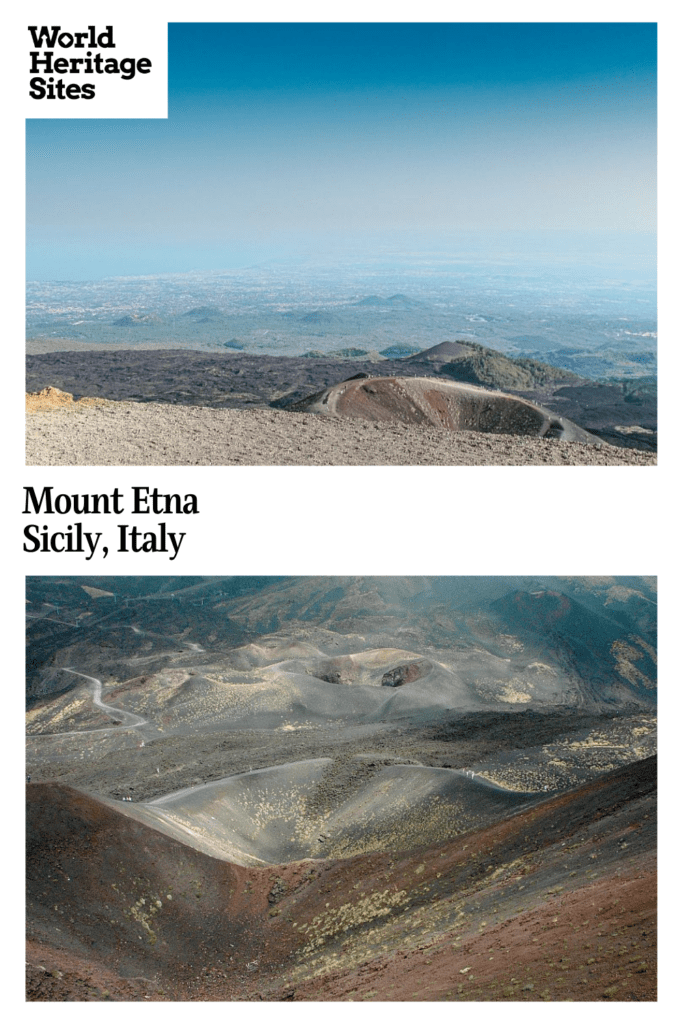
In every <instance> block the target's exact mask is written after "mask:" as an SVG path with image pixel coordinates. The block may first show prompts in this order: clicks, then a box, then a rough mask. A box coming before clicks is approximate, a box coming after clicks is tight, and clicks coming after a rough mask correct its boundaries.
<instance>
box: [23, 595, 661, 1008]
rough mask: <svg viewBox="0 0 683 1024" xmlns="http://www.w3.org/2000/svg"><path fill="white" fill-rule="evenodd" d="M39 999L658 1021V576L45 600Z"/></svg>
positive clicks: (32, 755) (39, 627) (34, 867)
mask: <svg viewBox="0 0 683 1024" xmlns="http://www.w3.org/2000/svg"><path fill="white" fill-rule="evenodd" d="M26 608H27V689H26V694H27V712H26V716H27V738H26V744H27V767H26V771H27V778H28V779H29V780H30V781H28V782H27V904H26V906H27V943H28V946H27V956H26V960H27V998H28V999H29V1000H30V1001H65V1000H66V1001H108V1000H113V1001H130V1000H135V1001H139V1000H159V1001H188V1000H189V1001H192V1000H194V1001H214V1000H225V1001H235V1000H245V1001H252V1000H266V1001H290V1000H294V1001H309V1000H312V1001H321V1000H323V1001H338V1000H358V1001H361V1000H363V1001H365V1000H371V1001H372V1000H377V1001H392V1000H393V1001H412V1000H418V1001H419V1000H422V1001H424V1000H429V1001H441V1000H454V1001H459V1000H468V1001H480V1002H489V1001H513V1002H519V1001H537V1000H542V1001H561V1000H575V1001H576V1000H582V1001H596V1000H597V1001H652V1000H655V999H656V998H657V990H656V934H657V932H656V810H657V803H656V788H657V772H656V724H657V723H656V693H657V675H656V645H657V619H656V612H657V596H656V583H655V581H654V580H653V579H652V578H650V577H521V576H520V577H400V578H399V577H200V576H195V577H152V576H146V577H106V576H98V577H58V576H51V577H29V578H28V580H27V604H26Z"/></svg>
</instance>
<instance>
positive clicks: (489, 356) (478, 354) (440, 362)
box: [406, 341, 580, 391]
mask: <svg viewBox="0 0 683 1024" xmlns="http://www.w3.org/2000/svg"><path fill="white" fill-rule="evenodd" d="M406 362H407V363H409V364H411V366H416V365H422V364H424V365H425V368H426V369H428V370H430V371H431V373H434V372H437V373H440V374H443V375H445V376H448V377H451V378H452V379H453V380H456V381H460V382H462V383H463V384H478V385H482V386H484V387H490V388H496V389H498V390H500V391H507V390H524V389H528V388H535V387H539V386H542V385H544V384H548V383H549V382H551V381H561V382H566V383H571V382H573V381H578V380H579V379H580V378H579V377H577V375H576V374H575V373H572V372H571V371H570V370H565V369H562V368H561V367H557V366H550V365H549V364H547V363H539V362H537V361H536V360H535V359H512V358H510V357H509V356H505V355H503V353H502V352H496V351H495V350H494V349H490V348H485V347H484V346H483V345H477V344H475V343H474V342H468V341H456V342H448V341H445V342H442V343H441V344H440V345H435V346H434V347H433V348H428V349H426V350H425V351H424V352H418V353H417V354H416V355H414V356H410V357H409V358H408V359H407V360H406Z"/></svg>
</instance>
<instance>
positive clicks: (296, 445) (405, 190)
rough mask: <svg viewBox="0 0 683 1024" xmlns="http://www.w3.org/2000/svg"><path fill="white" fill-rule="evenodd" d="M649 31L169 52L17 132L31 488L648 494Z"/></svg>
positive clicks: (218, 44)
mask: <svg viewBox="0 0 683 1024" xmlns="http://www.w3.org/2000/svg"><path fill="white" fill-rule="evenodd" d="M656 157H657V26H656V24H654V23H652V24H650V23H617V22H608V23H597V22H595V23H593V22H591V23H577V22H572V23H566V24H563V23H558V22H553V23H548V24H541V23H530V22H525V23H522V22H512V23H494V22H488V23H469V22H468V23H462V24H459V23H421V24H420V23H417V24H416V23H406V24H398V23H340V24H334V23H324V24H312V23H278V24H275V23H255V24H246V23H236V24H231V23H209V22H203V23H196V24H194V23H187V24H185V23H183V24H169V25H168V118H167V119H164V118H156V119H152V118H150V119H146V118H138V119H135V120H133V119H127V118H99V119H96V118H92V119H91V118H90V117H89V116H88V117H86V118H83V117H80V118H76V117H74V118H72V117H71V115H69V117H68V118H52V119H51V118H28V119H27V121H26V199H27V228H26V263H27V297H26V331H27V341H26V463H27V465H32V466H83V465H89V466H114V465H116V466H211V465H215V466H233V465H235V466H285V465H299V466H314V465H316V466H368V465H373V466H395V465H401V466H420V465H426V466H489V465H491V466H492V465H500V466H521V465H534V466H543V465H553V466H557V465H565V466H577V465H594V466H654V465H655V464H656V461H657V454H656V453H657V293H656V286H657V282H656V272H657V268H656V252H657V240H656V188H657V170H656Z"/></svg>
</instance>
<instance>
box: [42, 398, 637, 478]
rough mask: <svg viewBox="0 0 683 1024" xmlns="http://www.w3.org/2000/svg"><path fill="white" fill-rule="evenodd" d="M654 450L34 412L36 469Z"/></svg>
mask: <svg viewBox="0 0 683 1024" xmlns="http://www.w3.org/2000/svg"><path fill="white" fill-rule="evenodd" d="M655 463H656V456H655V455H654V454H652V453H650V452H640V451H633V450H630V449H626V448H616V447H613V446H611V445H604V446H603V447H596V446H593V445H584V444H579V443H576V442H567V441H557V440H545V439H540V438H530V437H513V436H510V435H494V434H479V433H473V432H465V431H463V432H459V433H452V432H450V431H446V430H438V429H425V428H423V427H416V426H409V425H403V424H380V423H369V422H364V421H359V420H345V419H339V420H332V419H329V420H328V419H325V418H323V417H321V416H317V415H314V414H310V413H292V412H282V411H280V410H275V409H272V410H270V409H269V410H264V409H252V410H244V411H242V410H235V409H210V408H204V407H201V406H177V405H163V404H156V403H135V402H111V403H108V402H103V403H102V404H101V405H95V406H90V407H87V408H82V407H81V408H79V403H74V404H73V408H71V407H69V406H68V405H67V406H64V407H57V408H55V409H54V410H52V411H50V412H33V413H29V414H28V415H27V421H26V464H27V465H29V466H285V465H295V466H492V465H499V466H538V465H554V466H634V465H635V466H653V465H655Z"/></svg>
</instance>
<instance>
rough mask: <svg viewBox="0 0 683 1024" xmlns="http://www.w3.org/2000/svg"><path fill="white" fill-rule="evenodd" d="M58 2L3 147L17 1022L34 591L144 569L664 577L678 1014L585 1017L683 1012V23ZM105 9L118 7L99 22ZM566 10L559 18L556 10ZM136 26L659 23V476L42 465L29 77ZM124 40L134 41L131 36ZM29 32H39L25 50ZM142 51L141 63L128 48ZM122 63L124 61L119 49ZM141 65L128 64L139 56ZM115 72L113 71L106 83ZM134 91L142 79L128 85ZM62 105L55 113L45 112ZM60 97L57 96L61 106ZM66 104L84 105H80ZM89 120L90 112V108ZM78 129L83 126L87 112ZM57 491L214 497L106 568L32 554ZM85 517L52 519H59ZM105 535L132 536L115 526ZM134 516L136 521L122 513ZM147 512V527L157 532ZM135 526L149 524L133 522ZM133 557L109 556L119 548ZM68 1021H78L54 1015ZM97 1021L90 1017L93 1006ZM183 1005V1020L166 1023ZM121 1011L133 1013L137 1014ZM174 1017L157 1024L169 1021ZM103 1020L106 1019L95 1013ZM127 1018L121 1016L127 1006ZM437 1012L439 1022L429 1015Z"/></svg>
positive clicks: (366, 6) (11, 960) (22, 31)
mask: <svg viewBox="0 0 683 1024" xmlns="http://www.w3.org/2000/svg"><path fill="white" fill-rule="evenodd" d="M94 10H95V5H94V4H92V3H90V4H87V5H86V4H82V3H58V2H53V3H50V4H44V3H43V4H36V5H27V6H26V7H25V8H24V9H23V10H21V11H16V12H14V13H13V14H12V16H11V18H9V19H7V20H6V22H5V26H4V33H3V43H4V47H3V49H4V52H5V55H6V56H5V59H4V63H3V64H2V67H1V69H0V70H1V71H2V75H3V86H2V88H3V91H2V95H3V99H4V101H5V109H6V111H7V114H6V117H5V119H4V132H3V137H4V140H5V143H6V146H5V159H4V170H5V176H4V189H3V197H4V199H5V203H6V217H5V223H7V224H8V225H9V231H8V233H6V234H5V237H4V246H3V249H4V251H3V274H2V278H1V280H2V282H3V287H4V290H5V291H6V294H4V295H3V307H2V308H3V311H4V318H3V328H4V338H3V341H4V353H5V367H6V376H5V379H4V384H5V387H4V396H3V397H4V403H3V407H2V416H3V432H2V438H3V441H4V456H5V458H4V466H5V473H4V483H5V486H4V487H3V532H2V538H3V548H2V554H3V563H2V564H3V570H4V572H3V583H4V586H3V587H2V591H1V593H2V601H3V608H2V622H3V624H4V626H5V629H6V634H5V635H6V638H7V639H6V644H5V658H4V664H5V670H6V674H7V678H6V685H5V695H6V698H8V699H9V700H8V703H6V704H5V707H6V708H7V709H8V710H7V711H6V718H5V723H6V736H9V739H10V742H6V744H5V750H6V753H5V765H4V767H5V779H6V780H8V781H9V782H10V783H11V785H10V787H9V788H10V807H9V810H8V812H7V813H8V814H9V817H8V818H6V823H7V826H8V834H9V835H10V836H11V837H12V840H11V841H12V843H13V844H15V847H16V848H15V849H14V851H13V855H12V857H11V861H10V864H9V867H8V869H7V870H6V871H5V872H4V880H5V884H6V886H10V888H11V889H12V891H13V892H14V901H13V902H12V903H11V915H10V916H9V917H7V918H6V924H5V937H6V949H7V952H6V954H5V962H6V963H7V966H6V971H5V982H4V984H5V994H6V995H7V989H8V988H9V990H10V991H9V999H6V1000H5V1001H6V1003H8V1004H9V1007H10V1012H11V1013H12V1015H13V1018H15V1017H17V1016H20V1015H24V1014H29V1013H30V1014H31V1016H35V1015H37V1014H38V1013H40V1012H41V1011H42V1009H43V1008H42V1007H41V1006H40V1005H35V1004H34V1005H32V1006H30V1007H27V1006H25V1005H24V1002H23V998H24V997H23V949H22V936H23V905H22V903H21V890H22V877H23V876H22V870H23V868H22V842H23V840H22V835H23V831H22V821H23V780H24V771H23V757H24V755H23V679H24V652H23V635H24V616H23V613H24V578H25V576H26V575H43V574H45V575H50V574H55V575H57V574H58V575H62V574H64V575H88V574H99V573H107V574H110V573H113V574H117V573H118V574H126V575H144V574H163V573H165V572H168V573H171V574H174V575H175V574H180V575H182V574H214V573H215V574H220V575H232V574H277V575H280V574H295V575H308V574H315V575H335V574H341V573H343V574H387V575H404V574H419V575H430V574H440V575H449V574H453V575H458V574H483V575H506V574H518V573H519V574H536V573H538V574H557V575H563V574H571V575H579V574H587V575H619V574H624V575H632V574H641V573H643V574H649V575H657V576H659V580H660V601H659V607H660V664H661V682H662V690H661V698H660V699H661V701H662V707H663V712H664V713H663V714H662V716H661V718H660V729H661V732H660V736H661V740H660V752H661V755H662V761H661V763H660V780H661V785H662V797H661V799H660V807H661V809H662V826H661V833H660V834H661V837H662V839H661V842H660V854H661V871H660V878H661V880H662V886H663V889H662V891H663V892H665V893H666V895H665V898H664V899H663V901H662V905H661V911H662V918H661V921H662V924H661V927H660V934H662V936H663V937H666V936H667V935H668V936H669V941H668V942H667V941H663V942H662V943H661V948H660V1002H659V1005H646V1006H640V1007H637V1008H636V1007H631V1008H629V1007H624V1006H621V1007H619V1006H607V1005H606V1006H600V1007H597V1006H591V1005H584V1006H582V1007H581V1009H580V1011H579V1012H580V1013H581V1014H582V1015H585V1014H588V1015H589V1016H592V1015H593V1014H594V1013H598V1012H599V1014H600V1016H601V1017H604V1016H605V1015H606V1016H611V1015H617V1014H618V1015H619V1017H620V1019H622V1018H623V1017H624V1015H626V1016H628V1011H629V1010H632V1011H633V1012H634V1013H635V1012H637V1014H638V1018H639V1020H642V1018H643V1016H650V1015H653V1014H657V1013H661V1012H666V1011H667V1010H668V1009H671V1008H673V1006H674V1003H673V996H674V992H675V991H676V989H675V985H676V980H677V979H676V971H677V969H678V965H677V962H676V960H677V951H678V938H677V936H678V930H677V931H676V932H673V930H672V929H673V927H674V923H675V919H674V917H673V915H674V914H676V912H677V910H678V907H677V903H678V900H679V897H678V892H679V886H678V884H677V882H674V877H673V871H674V870H675V867H674V865H675V862H674V860H673V858H674V857H675V856H676V848H677V839H676V838H675V837H676V836H677V834H678V831H679V829H678V821H677V819H678V800H677V799H676V798H675V797H674V795H673V786H674V785H675V774H674V773H675V763H674V753H673V752H674V751H675V750H676V742H677V739H678V735H677V732H676V731H675V730H676V727H677V726H678V722H679V716H680V711H681V707H680V697H679V694H680V691H681V687H682V686H683V680H682V678H681V667H680V665H681V655H680V650H681V645H680V641H679V635H680V634H681V632H682V631H683V627H682V626H681V624H680V621H681V614H680V613H681V565H680V539H679V538H680V526H679V523H680V518H681V516H680V511H679V509H680V505H681V493H680V492H681V487H680V484H679V480H680V476H681V473H680V455H679V451H680V440H679V433H680V425H679V424H678V423H677V417H678V415H679V410H680V406H681V400H680V397H679V382H680V380H681V365H680V356H679V352H680V348H681V344H682V339H681V331H680V329H679V319H680V317H679V316H678V315H677V313H678V309H677V306H676V300H677V299H678V297H679V295H680V292H681V287H680V283H679V282H680V278H681V261H680V256H679V253H680V248H681V246H680V236H681V230H680V228H681V225H680V217H679V208H680V203H679V198H678V194H679V191H680V184H679V180H678V179H679V175H680V166H681V161H680V158H679V157H680V154H679V149H680V142H679V137H680V109H681V107H680V101H681V95H680V91H681V90H680V75H679V73H678V68H679V66H680V52H681V42H682V40H681V37H680V19H679V16H678V14H677V13H674V7H673V5H671V6H669V5H667V4H660V3H651V4H642V3H638V4H636V3H621V4H613V3H600V2H595V3H590V4H588V3H578V4H575V5H572V6H571V7H569V5H567V4H555V5H553V6H552V8H550V6H549V5H547V4H539V3H523V4H518V5H515V6H514V7H513V6H512V5H510V4H500V3H482V4H480V5H479V6H478V7H477V8H476V10H474V9H473V8H472V7H471V5H463V4H448V5H445V4H435V3H422V4H420V5H419V7H418V5H415V4H406V3H404V4H400V3H398V4H394V5H392V6H391V7H388V5H383V4H377V3H363V4H358V3H355V2H353V3H347V4H344V5H341V4H339V3H337V2H334V3H331V4H327V5H325V6H324V8H321V7H319V6H318V5H314V4H300V3H290V4H286V5H285V4H280V5H276V4H259V3H254V4H252V5H250V7H249V8H248V10H245V9H242V10H244V13H243V14H240V13H238V11H237V9H236V8H234V7H232V6H231V5H230V4H226V3H220V4H212V3H205V2H202V0H198V2H196V3H194V4H187V3H185V4H182V3H178V2H172V3H166V4H165V5H163V7H162V5H158V6H157V7H156V11H158V12H159V13H162V12H163V22H162V21H161V20H160V18H159V17H158V15H157V14H156V11H155V8H152V7H151V6H149V7H147V8H144V9H143V8H142V5H141V4H134V3H130V2H128V3H125V2H122V3H117V4H116V6H115V11H116V14H115V15H114V14H109V13H108V12H109V11H110V10H114V8H113V7H111V8H110V7H109V6H108V5H107V6H102V7H101V8H97V9H96V10H97V13H96V14H95V13H94ZM100 10H102V11H103V12H104V13H102V14H100ZM551 11H552V13H551ZM123 18H131V19H133V18H136V19H137V20H138V21H139V23H140V39H143V36H144V33H145V32H146V31H149V33H150V34H151V35H152V36H153V35H154V34H155V33H157V32H158V30H159V26H160V25H162V26H163V29H164V32H165V26H166V23H167V22H168V21H202V20H205V21H210V20H215V21H228V20H249V21H259V20H265V21H285V20H287V21H288V20H295V21H310V20H331V21H334V20H347V21H354V20H375V21H382V20H393V21H412V20H420V21H423V20H428V21H441V20H477V21H486V20H491V21H510V20H521V21H551V20H552V21H566V20H571V21H582V20H586V21H615V20H618V21H654V20H658V21H659V22H660V36H659V38H660V110H661V122H660V123H661V132H660V166H661V179H660V209H661V210H662V211H663V214H664V215H663V216H662V217H661V218H660V268H661V270H660V413H661V417H660V419H661V429H660V437H661V438H662V441H661V445H660V456H659V466H658V467H656V468H649V469H637V468H629V467H625V468H621V467H603V468H597V467H596V468H591V467H585V468H584V467H548V468H542V467H528V468H527V467H524V468H521V467H520V468H505V467H500V468H493V467H491V468H488V467H486V468H483V467H482V468H476V467H474V468H470V469H468V468H453V469H449V468H443V467H434V468H429V467H420V468H418V467H416V468H412V469H411V468H401V467H397V468H393V467H392V468H389V467H387V468H372V467H358V468H344V467H333V468H329V469H328V468H317V467H300V468H294V467H282V468H275V467H274V468H261V467H258V468H250V467H244V468H239V467H234V468H219V467H217V468H186V469H179V468H174V469H169V468H159V469H154V468H144V469H143V468H130V469H127V468H121V469H116V468H99V469H98V468H83V469H72V468H54V469H45V470H40V469H36V468H26V467H25V466H24V450H23V431H22V424H23V416H24V411H23V397H22V394H21V391H22V387H21V383H22V381H23V377H24V351H23V337H24V329H23V321H24V274H23V251H24V242H23V196H24V116H25V111H24V106H25V101H24V97H23V90H24V88H25V85H24V83H25V82H26V80H27V78H28V75H27V72H26V66H27V57H26V54H27V46H26V38H28V33H27V32H26V25H28V24H64V25H67V26H68V25H75V26H81V25H83V26H87V25H89V24H96V25H98V26H100V25H105V24H114V25H116V24H118V23H121V20H122V19H123ZM115 31H116V30H115ZM24 37H26V38H24ZM125 49H126V53H125V54H124V55H125V56H147V55H148V54H147V53H146V51H145V47H144V46H143V45H131V46H130V47H126V48H125ZM129 49H130V53H128V52H127V51H128V50H129ZM114 52H118V51H114ZM121 53H122V54H123V50H121ZM98 77H99V76H98ZM129 84H130V83H123V84H122V86H121V87H122V88H124V87H125V86H126V85H129ZM43 102H45V101H43ZM55 102H58V101H55ZM63 102H66V101H63ZM72 105H73V106H78V104H72ZM72 116H73V115H72ZM29 484H30V485H33V486H34V487H35V488H37V489H40V488H42V487H43V486H46V485H50V484H51V485H53V486H54V487H55V490H56V491H61V492H65V493H72V492H77V493H83V492H105V491H111V490H112V488H113V487H114V486H118V487H119V488H120V489H122V490H124V491H126V492H128V491H129V488H130V487H131V486H132V485H134V484H144V485H148V486H157V487H159V488H160V489H161V490H165V491H169V492H180V493H187V492H193V493H196V494H197V495H198V499H199V507H200V509H201V512H200V515H198V516H188V517H178V518H177V519H176V520H175V521H173V522H172V523H171V522H169V523H168V525H169V528H170V529H176V530H181V531H186V532H187V534H188V536H187V538H186V539H185V541H184V543H183V547H182V551H181V554H180V555H179V557H178V558H177V559H176V560H175V561H174V562H170V561H169V560H168V558H167V557H166V556H162V555H138V556H133V555H115V554H114V553H113V552H112V553H111V554H110V555H109V557H108V558H107V559H106V561H101V560H99V559H97V558H96V559H93V560H92V561H90V562H86V561H85V559H84V558H83V557H80V556H67V555H59V556H57V555H36V554H24V553H23V552H22V541H23V536H22V531H23V528H24V526H25V525H26V522H27V521H36V517H33V516H24V515H22V508H23V487H24V486H25V485H29ZM61 518H63V519H64V522H65V523H66V522H71V521H73V519H72V517H57V516H52V517H44V520H42V521H44V522H46V523H49V522H50V520H51V519H52V520H57V519H61ZM91 518H92V525H89V526H88V527H87V528H89V529H95V530H101V529H106V531H107V532H108V533H109V534H110V535H111V536H112V538H113V537H114V535H115V532H116V531H115V523H114V524H113V525H112V526H110V527H106V528H105V527H103V526H102V525H100V524H99V523H98V524H97V525H94V524H95V523H96V522H97V521H98V520H99V518H100V517H91ZM119 518H120V519H121V521H128V520H127V519H126V517H124V516H122V517H119ZM145 518H149V520H150V521H151V522H154V517H153V516H149V517H137V519H138V520H139V523H138V525H140V526H144V520H145ZM130 521H131V522H135V518H133V519H132V520H130ZM113 546H114V545H113V544H112V545H110V547H113ZM44 1009H45V1011H47V1010H49V1012H50V1015H51V1017H53V1016H55V1015H56V1016H59V1015H60V1014H61V1013H62V1012H68V1013H69V1015H70V1016H71V1015H72V1014H73V1013H74V1012H78V1011H77V1010H76V1008H73V1007H71V1008H69V1009H68V1010H67V1008H66V1007H60V1006H57V1005H55V1004H50V1006H49V1007H45V1008H44ZM80 1009H81V1010H83V1011H84V1010H85V1008H84V1007H81V1008H80ZM167 1009H168V1008H166V1007H164V1011H165V1010H167ZM121 1010H122V1008H120V1009H119V1012H121ZM184 1010H185V1012H191V1013H193V1014H195V1013H200V1014H202V1015H205V1014H210V1015H212V1016H215V1015H217V1014H220V1015H221V1018H223V1017H224V1015H225V1013H226V1007H221V1006H217V1005H212V1004H206V1005H202V1006H192V1007H185V1008H184ZM521 1010H522V1008H521V1006H520V1007H519V1008H518V1007H515V1006H514V1005H508V1006H493V1005H486V1004H485V1005H477V1006H476V1007H473V1006H471V1007H469V1008H462V1009H460V1010H459V1011H458V1010H455V1008H452V1007H448V1006H438V1007H437V1006H434V1007H430V1009H429V1012H430V1014H436V1015H438V1016H439V1017H441V1015H443V1018H444V1019H446V1017H448V1018H449V1019H452V1017H453V1014H454V1013H458V1012H459V1013H467V1012H476V1013H477V1016H478V1017H479V1016H481V1015H483V1016H485V1017H488V1016H494V1017H495V1016H498V1014H499V1013H503V1012H504V1013H505V1015H506V1019H507V1018H509V1016H510V1015H511V1014H512V1015H514V1014H515V1013H517V1012H521ZM161 1011H162V1007H161V1006H160V1005H156V1006H155V1007H154V1008H153V1009H152V1012H161ZM536 1011H537V1012H538V1013H539V1014H540V1013H543V1014H544V1017H545V1016H547V1012H548V1011H547V1007H542V1006H541V1005H540V1004H537V1005H532V1006H528V1005H525V1006H524V1014H525V1018H526V1017H528V1016H530V1015H531V1016H533V1015H534V1013H535V1012H536ZM576 1011H577V1008H576V1007H574V1008H573V1009H572V1008H571V1007H569V1006H562V1005H554V1006H553V1007H552V1010H551V1013H552V1014H553V1016H556V1015H559V1016H560V1018H562V1017H563V1016H564V1015H565V1013H566V1014H569V1013H572V1015H574V1014H575V1013H576ZM88 1012H89V1013H95V1014H98V1013H103V1012H107V1008H105V1007H102V1006H100V1005H96V1004H91V1006H89V1007H88ZM108 1012H110V1013H114V1012H116V1011H115V1009H114V1008H113V1007H111V1008H109V1010H108ZM125 1012H126V1013H132V1014H134V1015H137V1014H142V1013H148V1012H149V1010H148V1009H147V1008H145V1007H144V1006H142V1005H137V1004H132V1005H130V1006H127V1007H126V1009H125ZM227 1012H229V1013H230V1015H231V1017H232V1016H233V1015H235V1014H236V1015H237V1016H240V1017H241V1016H242V1015H244V1016H245V1017H246V1015H247V1014H248V1015H249V1018H250V1019H251V1018H252V1017H253V1016H254V1015H255V1014H256V1015H262V1014H265V1015H267V1016H270V1015H271V1014H275V1013H276V1014H277V1015H278V1016H280V1015H285V1016H286V1015H287V1014H293V1013H296V1015H297V1020H299V1019H300V1018H301V1017H302V1016H303V1017H306V1016H307V1015H308V1016H312V1015H313V1014H315V1016H316V1017H317V1016H318V1015H319V1013H320V1007H318V1008H316V1007H314V1006H309V1007H305V1008H303V1007H301V1006H300V1005H297V1006H296V1007H295V1006H291V1007H289V1006H282V1005H279V1004H275V1005H272V1004H271V1005H267V1006H261V1007H257V1006H254V1005H253V1004H251V1005H249V1006H247V1007H239V1006H235V1005H233V1006H232V1007H231V1008H230V1009H229V1010H228V1011H227ZM343 1012H344V1008H342V1007H341V1006H337V1005H334V1004H332V1005H328V1006H326V1007H325V1008H324V1013H325V1015H328V1014H332V1015H336V1014H341V1013H343ZM377 1012H378V1009H377V1008H373V1007H369V1006H354V1008H353V1013H354V1014H361V1015H365V1014H368V1015H372V1016H373V1017H376V1015H377ZM383 1012H390V1013H391V1014H392V1016H396V1015H398V1016H399V1017H402V1016H403V1015H404V1014H407V1013H409V1012H410V1013H413V1012H414V1008H410V1007H408V1006H407V1005H401V1004H395V1005H394V1006H393V1007H392V1008H390V1009H389V1010H388V1011H387V1010H384V1011H383ZM417 1012H418V1013H420V1012H426V1011H421V1010H420V1009H419V1008H418V1011H417Z"/></svg>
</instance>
